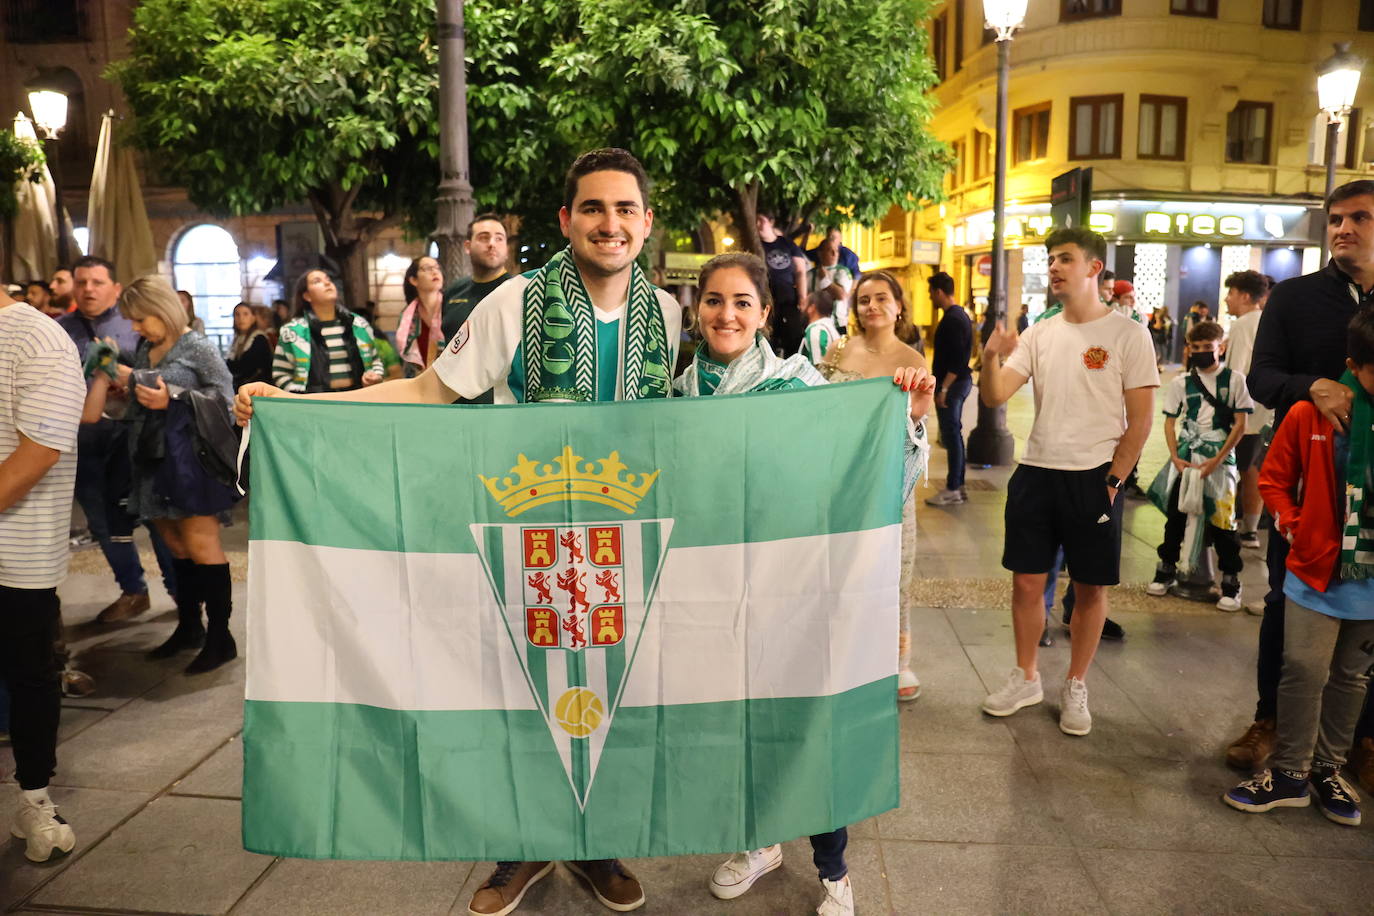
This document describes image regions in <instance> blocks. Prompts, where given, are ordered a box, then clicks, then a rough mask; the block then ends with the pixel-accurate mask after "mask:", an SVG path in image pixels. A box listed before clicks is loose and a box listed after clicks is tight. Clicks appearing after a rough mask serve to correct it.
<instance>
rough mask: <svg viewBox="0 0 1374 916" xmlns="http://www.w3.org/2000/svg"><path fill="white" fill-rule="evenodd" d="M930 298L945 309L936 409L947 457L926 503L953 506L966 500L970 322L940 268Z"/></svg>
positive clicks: (939, 330) (938, 341) (938, 340)
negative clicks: (940, 483)
mask: <svg viewBox="0 0 1374 916" xmlns="http://www.w3.org/2000/svg"><path fill="white" fill-rule="evenodd" d="M929 283H930V301H931V302H932V303H933V304H934V305H935V307H936V308H938V309H940V310H941V311H942V312H944V316H943V317H942V318H941V319H940V324H939V325H938V326H937V327H936V328H935V360H934V365H932V366H931V371H932V372H933V373H934V374H935V413H936V415H937V416H938V417H939V419H940V441H941V443H942V444H943V445H944V447H945V455H946V456H947V457H948V459H949V474H948V475H947V476H946V478H945V488H944V489H943V490H941V491H940V492H939V493H936V494H935V495H934V496H932V497H931V498H930V499H928V500H926V505H927V506H953V505H957V504H959V503H962V502H966V501H967V500H968V497H967V496H965V495H964V425H963V422H962V420H963V415H964V401H965V400H967V398H968V396H969V392H970V391H972V390H973V372H972V371H971V370H970V369H969V367H968V360H969V356H971V355H972V353H973V322H972V321H971V320H970V319H969V317H968V313H967V312H965V311H964V310H963V309H962V308H961V307H960V306H959V303H957V302H955V301H954V278H953V277H951V276H950V275H949V274H947V273H945V272H944V271H943V270H942V271H938V272H937V273H936V274H935V275H934V276H932V277H931V278H930V280H929Z"/></svg>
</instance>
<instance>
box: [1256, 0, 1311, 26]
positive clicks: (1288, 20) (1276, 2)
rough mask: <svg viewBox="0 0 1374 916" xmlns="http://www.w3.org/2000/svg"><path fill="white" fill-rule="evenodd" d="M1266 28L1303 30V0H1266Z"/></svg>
mask: <svg viewBox="0 0 1374 916" xmlns="http://www.w3.org/2000/svg"><path fill="white" fill-rule="evenodd" d="M1264 27H1265V28H1267V29H1295V30H1296V29H1300V28H1302V0H1264Z"/></svg>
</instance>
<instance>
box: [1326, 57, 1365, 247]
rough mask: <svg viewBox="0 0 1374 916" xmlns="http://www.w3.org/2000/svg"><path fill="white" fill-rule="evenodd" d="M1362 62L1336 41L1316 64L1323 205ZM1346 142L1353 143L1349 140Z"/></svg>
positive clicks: (1330, 187)
mask: <svg viewBox="0 0 1374 916" xmlns="http://www.w3.org/2000/svg"><path fill="white" fill-rule="evenodd" d="M1363 66H1364V61H1363V60H1361V59H1360V58H1358V57H1356V56H1355V55H1354V54H1351V53H1350V42H1348V41H1338V42H1336V53H1335V54H1332V55H1331V56H1330V57H1328V58H1327V59H1326V60H1324V61H1322V62H1321V63H1320V64H1318V65H1317V106H1318V107H1319V108H1321V110H1322V112H1323V113H1324V114H1325V115H1326V193H1324V194H1323V195H1322V201H1323V202H1325V201H1326V200H1327V199H1328V198H1330V197H1331V192H1332V191H1333V190H1335V187H1336V146H1337V145H1338V144H1339V143H1340V138H1341V121H1343V120H1344V119H1345V118H1347V117H1348V116H1349V115H1350V109H1351V108H1353V107H1354V106H1355V92H1356V90H1358V89H1359V88H1360V69H1361V68H1362V67H1363ZM1348 142H1354V138H1351V139H1350V140H1349V141H1348ZM1321 252H1322V261H1323V262H1325V261H1326V256H1327V254H1328V252H1327V250H1326V233H1325V232H1323V233H1322V248H1321Z"/></svg>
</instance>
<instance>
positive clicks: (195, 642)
mask: <svg viewBox="0 0 1374 916" xmlns="http://www.w3.org/2000/svg"><path fill="white" fill-rule="evenodd" d="M172 568H173V569H175V570H176V580H177V593H176V595H175V598H176V602H177V628H176V629H175V630H173V631H172V635H171V636H169V637H167V641H166V642H164V643H163V644H162V645H160V646H158V647H157V648H156V649H154V650H153V651H151V652H149V653H148V657H149V658H171V657H172V656H173V655H176V654H177V653H178V652H182V651H185V650H186V649H199V648H200V647H201V645H202V644H203V643H204V642H205V627H204V626H202V625H201V622H200V603H201V601H202V600H204V599H203V598H202V597H201V593H200V582H199V581H198V580H197V578H196V564H194V563H192V562H191V561H190V560H173V561H172Z"/></svg>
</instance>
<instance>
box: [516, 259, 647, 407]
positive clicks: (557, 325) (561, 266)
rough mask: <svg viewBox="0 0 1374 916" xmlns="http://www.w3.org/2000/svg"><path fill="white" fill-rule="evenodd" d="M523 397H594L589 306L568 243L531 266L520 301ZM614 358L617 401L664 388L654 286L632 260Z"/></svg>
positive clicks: (593, 315)
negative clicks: (617, 360) (619, 349)
mask: <svg viewBox="0 0 1374 916" xmlns="http://www.w3.org/2000/svg"><path fill="white" fill-rule="evenodd" d="M523 306H524V308H523V319H524V341H525V400H526V401H528V402H531V403H533V402H536V401H595V400H596V379H597V372H596V313H595V310H594V309H593V307H592V299H591V296H589V295H588V294H587V289H586V287H585V286H583V285H582V276H581V275H580V274H579V273H578V271H577V263H576V262H575V261H574V260H573V255H572V249H571V247H569V248H565V249H563V250H562V251H560V252H558V254H556V255H554V256H553V257H552V258H551V259H549V263H547V264H545V265H544V266H543V267H541V268H540V269H539V270H537V271H535V272H534V276H533V277H531V278H530V283H529V285H528V286H526V287H525V293H524V302H523ZM623 339H624V342H625V343H624V352H623V353H621V358H620V372H621V385H620V388H621V391H622V392H623V395H622V397H623V398H624V400H627V401H632V400H635V399H636V398H665V397H669V396H670V395H671V393H672V388H671V386H672V375H671V371H672V367H671V366H669V365H668V335H667V331H666V329H665V328H664V326H663V311H662V309H661V308H660V307H659V304H658V296H657V295H656V294H655V292H654V287H653V285H652V284H651V283H649V281H648V279H647V278H646V277H645V276H644V271H642V270H640V269H639V265H638V264H637V263H636V264H631V266H630V295H629V301H628V303H627V304H626V307H625V329H624V338H623Z"/></svg>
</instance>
